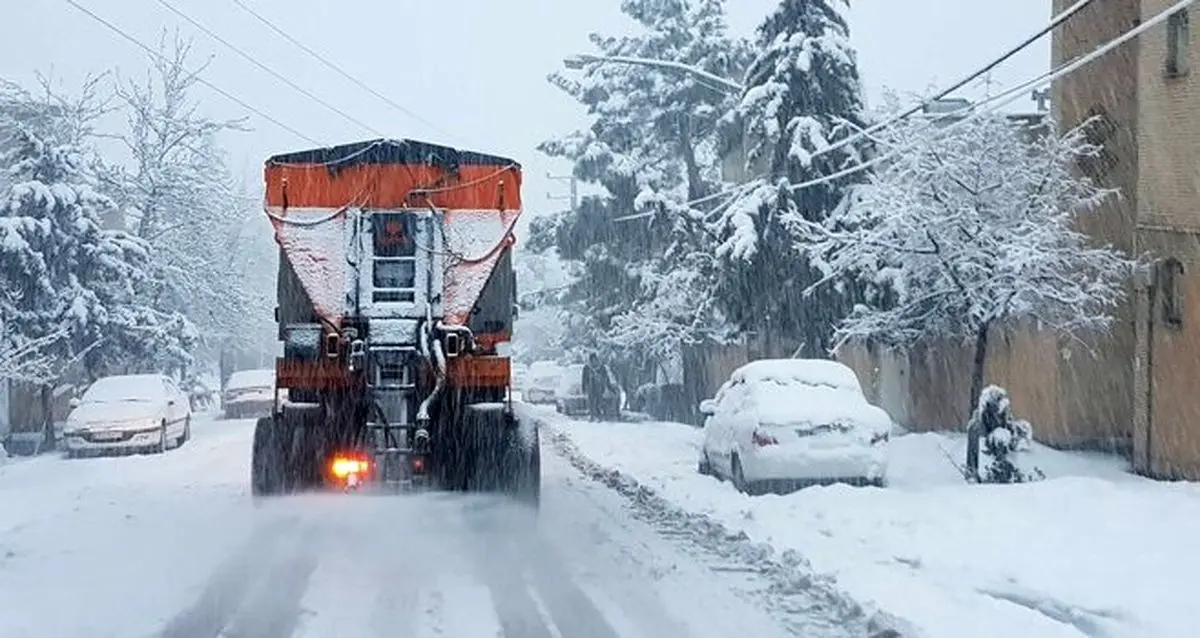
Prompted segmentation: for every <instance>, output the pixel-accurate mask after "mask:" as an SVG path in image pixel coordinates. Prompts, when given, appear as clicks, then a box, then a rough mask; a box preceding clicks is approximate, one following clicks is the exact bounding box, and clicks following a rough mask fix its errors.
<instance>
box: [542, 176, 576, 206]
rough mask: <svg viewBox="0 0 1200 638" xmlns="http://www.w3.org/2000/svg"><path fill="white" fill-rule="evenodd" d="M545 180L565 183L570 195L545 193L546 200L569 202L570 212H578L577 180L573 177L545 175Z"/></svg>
mask: <svg viewBox="0 0 1200 638" xmlns="http://www.w3.org/2000/svg"><path fill="white" fill-rule="evenodd" d="M546 179H552V180H555V181H558V182H567V183H568V184H569V185H570V195H552V194H550V193H546V199H549V200H552V201H569V202H570V203H571V212H572V213H574V212H575V211H577V210H579V180H577V179H575V176H574V175H554V174H553V173H546Z"/></svg>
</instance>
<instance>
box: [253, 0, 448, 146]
mask: <svg viewBox="0 0 1200 638" xmlns="http://www.w3.org/2000/svg"><path fill="white" fill-rule="evenodd" d="M233 3H234V4H236V5H237V6H238V7H239V8H241V10H242V11H245V12H246V13H248V14H250V15H251V16H252V17H254V18H255V19H256V20H258V21H259V22H261V23H263V25H265V26H266V27H267V28H268V29H270V30H272V31H274V32H275V33H276V34H277V35H279V37H281V38H283V39H285V40H287V41H288V42H290V43H292V44H293V45H295V46H296V47H297V48H299V49H300V50H301V51H304V52H305V53H307V54H308V55H309V56H310V57H312V58H313V59H315V60H316V61H318V62H320V63H321V64H323V65H325V66H326V67H327V68H329V69H330V70H332V71H333V72H334V73H337V74H338V75H340V76H342V77H343V78H346V79H347V80H349V81H350V82H352V83H354V84H355V85H357V86H358V87H359V88H361V89H363V90H364V91H366V92H368V93H370V94H371V95H373V96H375V97H376V98H378V99H379V100H380V101H382V102H383V103H385V104H387V105H388V106H391V107H392V108H394V109H396V110H397V111H399V112H401V113H403V114H404V115H407V116H408V117H410V118H412V119H414V120H416V121H418V122H420V123H422V124H424V125H425V126H428V127H429V128H430V129H432V130H434V131H437V132H439V133H441V134H443V135H446V136H448V137H452V138H456V139H458V140H460V141H466V140H463V139H462V138H461V137H459V136H458V135H455V134H454V133H451V132H449V131H447V130H445V129H443V128H442V127H440V126H438V125H437V124H434V123H433V122H431V121H429V120H427V119H425V118H424V117H421V116H420V115H419V114H417V113H416V112H414V111H412V110H411V109H408V108H406V107H404V106H403V105H401V104H398V103H396V101H395V100H392V99H391V98H389V97H388V96H386V95H384V94H383V93H380V92H379V91H376V90H375V89H374V88H372V87H371V86H370V85H368V84H367V83H366V82H364V81H362V80H360V79H358V78H357V77H355V76H353V75H351V74H350V73H349V72H347V71H346V70H345V69H343V68H342V67H340V66H338V65H337V64H334V63H333V62H331V61H330V60H329V59H328V58H326V57H325V56H323V55H321V54H320V53H317V52H316V51H314V50H313V49H312V48H310V47H309V46H307V45H306V44H304V43H303V42H301V41H300V40H298V39H296V38H295V37H293V36H292V35H290V34H289V33H288V32H286V31H284V30H283V29H282V28H280V27H278V26H276V25H275V23H273V22H271V21H270V20H268V19H267V18H265V17H264V16H263V15H262V14H260V13H258V12H257V11H255V10H254V9H251V8H250V7H249V6H247V5H246V3H245V2H243V1H242V0H233Z"/></svg>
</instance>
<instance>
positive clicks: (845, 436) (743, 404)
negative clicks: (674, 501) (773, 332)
mask: <svg viewBox="0 0 1200 638" xmlns="http://www.w3.org/2000/svg"><path fill="white" fill-rule="evenodd" d="M700 412H701V413H703V414H705V415H707V416H706V418H705V423H704V443H703V446H702V450H701V455H700V467H699V469H700V472H701V473H703V474H712V475H715V476H717V477H719V478H723V479H729V480H730V481H732V482H733V484H734V486H735V487H737V488H738V489H739V490H740V491H743V492H747V493H761V492H765V491H777V490H783V489H791V488H795V487H804V486H807V485H814V484H816V485H822V484H830V483H850V484H854V485H875V486H883V485H884V484H885V483H886V476H887V444H888V440H889V437H890V434H891V430H892V419H891V417H890V416H888V414H887V412H885V411H883V410H882V409H880V408H879V407H877V406H874V405H871V404H870V403H869V402H868V401H867V399H866V397H865V396H864V395H863V392H862V386H861V385H859V382H858V377H857V376H856V375H855V374H854V371H853V370H851V369H850V368H849V367H847V366H845V365H843V364H841V363H838V362H836V361H830V360H824V359H764V360H761V361H754V362H751V363H748V364H746V365H744V366H742V367H741V368H738V369H737V370H735V371H734V373H733V374H732V375H730V378H729V380H728V381H726V382H725V384H724V385H723V386H721V389H720V390H718V391H717V394H716V396H715V397H714V398H712V399H706V400H705V401H703V402H701V404H700Z"/></svg>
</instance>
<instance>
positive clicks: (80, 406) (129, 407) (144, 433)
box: [63, 374, 192, 456]
mask: <svg viewBox="0 0 1200 638" xmlns="http://www.w3.org/2000/svg"><path fill="white" fill-rule="evenodd" d="M71 408H72V409H71V413H70V414H69V415H68V416H67V422H66V425H65V426H64V427H63V443H64V446H65V448H66V453H67V456H78V455H80V454H83V453H87V452H107V451H147V452H153V453H159V454H161V453H162V452H165V451H166V450H167V449H168V448H170V447H179V446H181V445H183V444H184V443H187V441H188V439H190V438H191V436H192V407H191V402H190V401H189V397H188V395H187V393H185V392H183V391H182V390H180V389H179V387H178V386H176V385H175V382H174V381H172V380H171V379H170V378H169V377H166V376H164V375H161V374H132V375H120V376H111V377H104V378H102V379H99V380H97V381H96V382H95V383H93V384H92V385H91V386H90V387H89V388H88V389H87V391H86V392H84V393H83V396H82V397H80V398H79V399H72V400H71Z"/></svg>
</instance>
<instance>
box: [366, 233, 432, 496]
mask: <svg viewBox="0 0 1200 638" xmlns="http://www.w3.org/2000/svg"><path fill="white" fill-rule="evenodd" d="M368 216H369V220H368V222H369V223H367V224H365V226H366V227H367V228H369V229H370V230H369V232H368V233H364V234H365V235H366V236H365V237H364V240H365V242H364V243H366V245H365V246H363V248H365V249H366V250H367V251H368V254H369V255H370V258H369V259H368V260H367V261H368V262H369V264H370V267H369V272H365V273H360V283H359V285H360V291H361V292H360V298H365V299H369V300H370V304H369V305H368V306H367V307H366V309H365V311H364V312H363V314H364V315H365V316H366V318H367V322H368V324H367V325H368V328H367V344H366V352H365V358H366V362H367V371H368V374H367V392H368V393H369V397H368V398H369V400H370V401H371V402H372V404H373V409H371V410H369V411H368V413H367V414H368V416H367V422H366V428H367V433H368V436H369V437H370V439H371V445H372V448H373V453H374V457H375V467H376V468H378V471H379V472H380V477H379V478H380V479H381V481H382V482H383V483H385V484H391V485H396V486H409V485H412V484H413V483H414V482H415V481H414V479H423V478H424V477H425V476H427V475H426V474H425V472H424V470H425V468H424V458H423V456H420V455H422V454H424V453H425V452H426V450H417V449H414V437H413V434H414V431H415V428H416V425H417V424H416V414H417V408H418V405H419V404H420V403H421V401H422V399H423V397H421V396H420V395H419V393H418V388H417V371H418V370H419V369H420V365H421V364H422V363H423V362H422V357H421V354H420V352H419V348H418V342H417V340H418V339H419V335H418V334H417V330H416V326H417V324H418V322H419V321H420V320H421V319H423V318H424V317H425V316H426V313H427V311H428V304H429V303H430V300H429V299H428V296H429V295H428V294H427V293H426V291H427V290H429V289H430V287H429V285H428V284H429V282H428V281H427V280H426V279H427V278H428V276H429V273H430V272H432V269H433V268H434V267H440V264H438V263H431V262H436V261H439V260H437V258H436V255H437V253H436V252H435V251H433V250H423V251H419V250H418V247H417V242H418V241H421V242H422V243H423V244H425V245H427V246H432V241H431V240H432V237H433V235H434V233H432V232H430V231H429V230H426V229H429V228H430V227H431V226H432V221H433V220H432V219H430V218H428V217H425V216H423V215H421V214H419V213H414V212H411V211H406V212H392V211H388V212H382V211H381V212H372V213H369V214H368ZM426 222H428V223H426Z"/></svg>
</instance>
